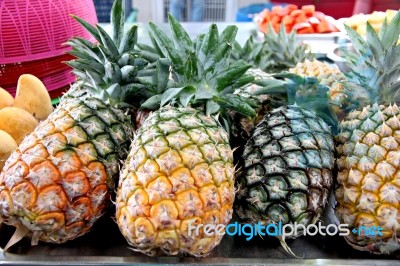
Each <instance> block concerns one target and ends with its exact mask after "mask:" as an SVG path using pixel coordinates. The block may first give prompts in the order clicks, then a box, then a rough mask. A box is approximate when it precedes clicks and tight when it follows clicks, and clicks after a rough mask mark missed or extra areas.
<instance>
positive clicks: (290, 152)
mask: <svg viewBox="0 0 400 266" xmlns="http://www.w3.org/2000/svg"><path fill="white" fill-rule="evenodd" d="M243 159H244V168H243V170H242V174H241V175H240V177H239V179H238V190H239V191H238V193H237V198H236V202H235V211H236V213H237V214H238V216H239V217H240V218H241V219H242V220H244V221H247V222H250V223H257V222H262V223H278V222H282V224H288V223H294V222H297V223H302V224H304V225H308V224H313V223H315V222H316V221H317V220H318V218H319V217H320V215H321V213H322V211H323V208H324V205H325V204H326V201H327V197H328V194H329V189H330V186H331V184H332V170H333V168H334V143H333V136H332V134H331V130H330V128H329V126H328V125H327V124H326V123H325V122H324V121H323V120H322V119H321V118H319V117H317V116H316V115H315V114H314V113H312V112H310V111H307V110H304V109H302V108H300V107H298V106H296V105H289V106H285V107H280V108H278V109H274V110H272V111H271V112H269V113H268V114H267V115H266V116H265V117H264V119H263V120H262V121H261V122H260V124H258V125H257V127H256V128H255V130H254V133H253V135H252V137H251V138H250V140H249V141H248V142H247V144H246V147H245V150H244V153H243Z"/></svg>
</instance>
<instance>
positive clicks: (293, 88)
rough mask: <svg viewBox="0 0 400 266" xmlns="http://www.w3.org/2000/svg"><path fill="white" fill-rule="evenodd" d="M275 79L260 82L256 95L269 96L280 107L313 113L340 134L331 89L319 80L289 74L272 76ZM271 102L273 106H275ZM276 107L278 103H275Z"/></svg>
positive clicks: (283, 73)
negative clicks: (293, 106) (291, 107)
mask: <svg viewBox="0 0 400 266" xmlns="http://www.w3.org/2000/svg"><path fill="white" fill-rule="evenodd" d="M272 76H273V77H274V78H275V79H265V80H262V81H260V84H259V85H262V87H261V88H260V89H258V90H256V91H255V92H253V93H254V94H255V95H262V94H268V95H271V96H273V97H274V100H275V101H276V100H277V103H278V106H281V105H282V104H284V105H293V104H295V105H297V106H300V107H301V108H303V109H307V110H310V111H313V112H314V113H315V114H316V115H318V116H319V117H321V118H322V119H323V120H324V121H325V122H326V123H327V124H328V125H330V126H331V128H332V131H333V132H334V133H337V132H338V118H337V116H336V114H335V112H334V111H333V108H332V105H334V103H333V102H332V101H331V100H330V98H329V88H328V87H327V86H325V85H322V84H320V83H319V81H318V79H317V78H314V77H303V76H299V75H296V74H293V73H289V72H281V73H279V74H274V75H272ZM274 100H271V105H272V106H274V103H273V101H274ZM275 106H276V103H275Z"/></svg>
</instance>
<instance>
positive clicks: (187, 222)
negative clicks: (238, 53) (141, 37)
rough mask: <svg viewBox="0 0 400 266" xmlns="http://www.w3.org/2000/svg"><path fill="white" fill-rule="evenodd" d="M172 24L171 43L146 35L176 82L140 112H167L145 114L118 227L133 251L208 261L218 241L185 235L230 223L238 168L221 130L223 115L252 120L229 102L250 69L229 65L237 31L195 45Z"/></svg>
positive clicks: (154, 32)
mask: <svg viewBox="0 0 400 266" xmlns="http://www.w3.org/2000/svg"><path fill="white" fill-rule="evenodd" d="M169 23H170V26H171V29H172V36H173V38H172V39H170V38H169V37H168V36H167V35H166V34H165V33H163V32H162V31H161V30H160V29H159V28H158V27H157V26H155V25H154V24H152V23H150V35H151V37H152V39H153V42H154V43H156V45H157V46H158V47H162V51H161V52H162V53H163V54H164V55H166V58H167V59H168V60H169V61H170V63H171V74H170V76H171V78H172V80H173V81H172V82H171V83H170V85H169V86H168V89H167V90H166V91H165V92H164V93H162V94H159V95H155V96H154V97H152V98H150V99H148V100H147V101H146V102H145V103H144V104H143V108H145V109H151V107H155V108H157V107H159V106H160V104H161V105H163V106H164V105H165V104H167V103H169V105H167V106H166V107H162V108H161V109H160V110H158V111H155V112H153V113H152V114H150V116H149V117H148V118H147V119H146V120H145V122H144V123H143V124H142V126H141V127H140V129H139V130H138V131H137V133H136V134H135V137H134V139H133V141H132V146H131V150H130V153H129V155H128V159H127V160H126V162H125V164H124V167H123V170H122V173H121V175H120V180H119V186H118V190H117V199H116V221H117V223H118V226H119V228H120V231H121V233H122V234H123V236H124V237H125V238H126V240H127V241H128V243H129V244H130V245H131V246H132V247H133V249H134V250H136V251H140V252H143V253H145V254H148V255H157V254H159V253H161V252H163V253H165V254H168V255H177V254H179V253H186V254H190V255H193V256H206V255H207V254H209V253H210V252H211V250H212V249H213V248H214V247H215V246H216V245H218V244H219V242H220V241H221V239H222V235H219V234H215V233H212V234H211V235H207V233H206V232H205V231H204V230H203V229H204V228H203V227H202V228H200V230H198V234H196V232H195V231H194V230H193V231H189V230H190V229H191V227H192V228H193V227H195V226H196V225H199V224H203V225H204V226H205V225H208V226H212V225H215V226H217V225H222V226H223V227H224V226H226V225H227V224H228V222H229V221H230V219H231V217H232V212H233V210H232V206H233V201H234V198H235V189H234V174H235V168H234V165H233V155H232V153H233V152H232V149H231V148H230V145H229V137H228V133H227V131H226V130H225V129H224V128H223V127H222V125H226V126H225V128H226V129H229V127H230V126H229V119H228V118H229V117H228V116H227V115H226V112H225V111H226V109H232V108H236V109H237V110H238V111H239V112H241V113H242V114H243V115H247V116H254V115H255V112H254V110H253V109H252V108H251V106H250V105H249V104H248V103H247V100H246V99H245V98H243V97H240V96H238V95H235V94H233V92H234V91H235V88H236V85H237V84H240V85H245V83H246V82H249V81H251V78H250V79H249V78H248V77H246V76H243V75H244V73H245V72H246V71H247V70H248V68H249V67H250V66H249V65H246V64H244V62H243V61H237V62H236V63H233V64H229V62H228V57H229V54H230V51H231V49H232V48H231V46H230V43H232V41H233V39H234V38H235V35H236V32H237V28H236V27H235V26H228V27H227V28H226V29H225V30H224V31H223V32H222V33H221V34H219V33H218V29H217V27H216V25H215V24H212V25H211V27H210V29H209V31H208V32H207V34H205V35H200V36H198V37H197V39H196V41H195V42H193V41H192V40H191V39H190V38H189V36H188V34H187V33H186V32H185V31H184V29H183V28H182V26H181V25H180V24H179V23H178V22H177V21H176V20H175V19H174V18H173V17H172V16H170V17H169ZM243 78H244V79H243ZM216 114H219V116H218V118H219V121H221V123H222V125H221V124H220V123H219V121H218V120H217V119H216V118H215V117H214V116H215V115H216ZM218 228H220V227H218ZM220 229H224V228H220Z"/></svg>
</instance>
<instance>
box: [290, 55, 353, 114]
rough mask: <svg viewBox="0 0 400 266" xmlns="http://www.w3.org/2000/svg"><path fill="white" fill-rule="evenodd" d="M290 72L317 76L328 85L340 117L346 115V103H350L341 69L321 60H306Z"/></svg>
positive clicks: (322, 82)
mask: <svg viewBox="0 0 400 266" xmlns="http://www.w3.org/2000/svg"><path fill="white" fill-rule="evenodd" d="M289 72H291V73H294V74H297V75H301V76H308V77H316V78H317V79H318V81H319V82H320V83H321V84H323V85H325V86H328V87H329V95H330V98H331V99H332V101H333V102H334V103H336V104H337V105H336V106H335V107H334V110H335V112H336V113H337V115H338V116H339V119H341V118H343V117H344V116H345V112H344V110H346V109H348V108H349V106H347V105H346V104H348V103H347V99H346V98H347V96H346V93H345V89H344V86H345V84H346V81H347V80H346V77H345V75H344V74H343V73H342V72H341V71H340V70H339V69H337V68H335V67H333V66H331V65H329V64H328V63H325V62H321V61H319V60H312V61H310V60H305V61H304V62H299V63H297V65H296V66H295V67H293V68H290V69H289Z"/></svg>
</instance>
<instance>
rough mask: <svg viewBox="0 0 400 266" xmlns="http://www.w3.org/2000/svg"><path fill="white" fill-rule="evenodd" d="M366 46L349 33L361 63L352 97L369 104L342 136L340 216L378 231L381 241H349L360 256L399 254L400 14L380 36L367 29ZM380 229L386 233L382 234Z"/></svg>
mask: <svg viewBox="0 0 400 266" xmlns="http://www.w3.org/2000/svg"><path fill="white" fill-rule="evenodd" d="M367 31H368V32H367V35H368V38H367V39H366V40H364V39H363V38H362V37H361V36H360V35H358V34H357V33H356V32H355V31H354V30H352V29H351V28H349V27H347V32H348V34H349V37H350V39H351V41H352V43H353V44H354V45H353V46H354V48H355V50H356V52H357V55H358V56H357V57H355V58H354V59H353V60H349V62H348V64H349V65H350V66H351V71H350V72H349V75H348V77H349V80H350V82H351V83H353V84H355V85H358V86H357V87H355V88H354V90H353V91H352V96H351V97H361V96H364V98H368V99H369V102H368V103H363V105H364V107H363V108H360V109H358V110H355V111H353V112H351V113H350V114H349V115H348V116H347V117H346V118H345V119H344V120H343V122H342V123H341V125H340V128H341V132H340V134H339V135H338V136H337V148H336V149H337V153H338V160H337V164H338V168H339V174H338V183H339V187H338V189H337V190H336V199H337V202H338V204H337V206H336V214H337V216H338V218H339V220H340V222H341V223H346V224H349V226H350V228H351V229H353V228H356V229H357V228H360V227H361V226H365V227H367V228H368V227H371V226H374V227H375V229H376V232H379V231H380V232H381V234H377V235H371V234H370V235H368V234H366V232H365V230H364V231H363V229H361V232H360V233H361V234H360V235H359V234H351V235H349V236H346V240H347V242H348V243H349V244H350V245H351V246H352V247H354V248H356V249H358V250H365V251H370V252H373V253H391V252H393V251H395V250H399V249H400V245H399V241H400V175H399V173H400V110H399V107H398V106H397V105H396V104H398V103H399V98H398V88H399V84H400V83H399V68H400V60H399V57H398V54H399V53H400V46H399V45H398V44H396V43H397V39H398V36H399V34H400V13H397V14H396V16H395V17H394V18H393V20H392V23H391V24H390V25H388V26H386V25H385V26H384V27H383V28H382V30H381V32H380V33H379V35H377V34H376V33H375V31H374V29H373V28H372V27H371V26H370V25H367ZM378 227H380V228H381V229H380V230H379V231H378Z"/></svg>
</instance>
